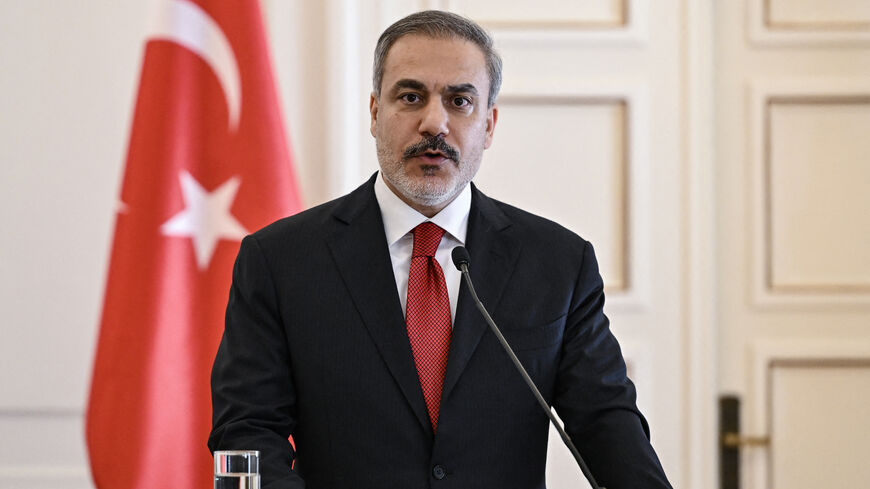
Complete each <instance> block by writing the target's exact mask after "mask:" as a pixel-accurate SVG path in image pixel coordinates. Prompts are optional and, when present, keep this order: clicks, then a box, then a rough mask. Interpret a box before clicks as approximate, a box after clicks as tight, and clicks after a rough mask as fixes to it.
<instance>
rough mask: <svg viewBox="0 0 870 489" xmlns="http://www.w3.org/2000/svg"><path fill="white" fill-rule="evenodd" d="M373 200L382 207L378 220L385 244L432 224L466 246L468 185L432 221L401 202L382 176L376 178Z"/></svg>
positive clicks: (469, 191) (468, 209) (469, 208)
mask: <svg viewBox="0 0 870 489" xmlns="http://www.w3.org/2000/svg"><path fill="white" fill-rule="evenodd" d="M375 197H376V198H377V200H378V205H379V206H380V208H381V217H382V218H383V220H384V231H385V232H386V235H387V245H388V246H392V245H393V243H395V242H396V241H398V240H400V239H401V238H402V237H404V236H405V235H406V234H408V233H409V232H411V231H412V230H413V229H414V228H415V227H417V226H418V225H419V224H421V223H423V222H426V221H432V222H434V223H435V224H437V225H438V226H439V227H441V229H443V230H444V231H446V232H447V233H448V234H450V235H451V236H452V237H453V238H454V239H456V240H457V241H459V243H460V244H463V245H464V244H465V236H466V232H467V231H468V215H469V214H470V213H471V186H470V185H466V186H465V188H464V189H462V191H461V192H459V195H457V196H456V198H455V199H453V202H451V203H450V204H448V205H447V207H445V208H444V209H441V212H439V213H438V214H435V215H434V216H432V218H431V219H429V218H427V217H426V216H424V215H423V214H420V213H419V212H417V211H416V210H415V209H413V208H412V207H411V206H409V205H408V204H406V203H405V202H403V201H402V199H400V198H399V197H398V196H397V195H396V194H394V193H393V191H392V190H390V188H389V187H387V184H386V183H385V182H384V177H383V175H381V174H380V173H378V176H377V178H376V179H375Z"/></svg>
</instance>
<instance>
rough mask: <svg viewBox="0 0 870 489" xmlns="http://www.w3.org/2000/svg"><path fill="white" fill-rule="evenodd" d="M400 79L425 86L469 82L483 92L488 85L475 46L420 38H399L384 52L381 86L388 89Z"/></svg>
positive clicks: (480, 53)
mask: <svg viewBox="0 0 870 489" xmlns="http://www.w3.org/2000/svg"><path fill="white" fill-rule="evenodd" d="M401 79H414V80H418V81H421V82H423V83H427V84H428V83H435V84H438V83H446V84H458V83H472V84H474V85H475V86H476V87H477V88H478V89H479V90H484V91H485V90H487V89H488V82H489V78H488V75H487V71H486V59H485V57H484V54H483V51H482V50H481V49H480V47H478V46H477V45H476V44H474V43H473V42H471V41H467V40H465V39H460V38H433V37H428V36H421V35H407V36H403V37H401V38H399V39H398V40H397V41H396V42H395V43H394V44H393V46H392V47H391V48H390V50H389V52H387V58H386V60H385V62H384V75H383V81H382V87H383V88H386V89H389V87H390V86H392V85H393V83H395V81H396V80H401Z"/></svg>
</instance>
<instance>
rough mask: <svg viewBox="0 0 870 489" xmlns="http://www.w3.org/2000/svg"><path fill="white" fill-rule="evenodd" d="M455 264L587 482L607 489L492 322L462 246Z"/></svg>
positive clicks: (456, 255)
mask: <svg viewBox="0 0 870 489" xmlns="http://www.w3.org/2000/svg"><path fill="white" fill-rule="evenodd" d="M452 257H453V264H454V265H456V268H458V269H459V271H460V272H462V277H463V278H464V279H465V284H466V285H468V290H469V292H471V297H472V298H473V299H474V304H475V305H476V306H477V309H478V310H479V311H480V313H481V314H482V315H483V318H484V319H485V320H486V323H487V324H488V325H489V329H490V330H492V332H493V333H494V334H495V337H496V338H498V342H499V343H501V346H502V347H503V348H504V350H505V352H507V354H508V356H509V357H510V359H511V361H512V362H513V364H514V366H515V367H516V368H517V370H518V371H519V372H520V374H521V375H522V376H523V380H524V381H525V382H526V385H528V386H529V389H531V391H532V393H533V394H534V395H535V399H537V400H538V404H540V405H541V408H542V409H543V410H544V412H545V413H547V417H548V418H550V422H551V423H553V426H555V427H556V431H558V432H559V436H560V437H562V441H563V442H564V443H565V445H566V446H567V447H568V450H570V451H571V455H573V456H574V460H576V461H577V465H579V466H580V471H581V472H583V475H584V476H585V477H586V480H588V481H589V484H590V485H591V486H592V489H606V488H604V487H601V486H599V485H598V483H597V482H596V481H595V477H594V476H593V475H592V472H591V471H590V470H589V467H587V466H586V462H585V461H584V460H583V457H581V456H580V452H579V451H577V447H575V446H574V442H572V441H571V437H569V436H568V433H565V430H564V429H562V425H561V424H559V421H558V420H556V415H554V414H553V411H552V410H551V409H550V406H549V405H548V404H547V401H546V400H544V396H542V395H541V391H539V390H538V387H537V386H536V385H535V382H534V381H533V380H532V378H531V377H529V374H528V372H526V369H525V367H523V365H522V363H520V359H519V358H517V356H516V354H515V353H514V351H513V349H512V348H511V347H510V345H509V344H508V342H507V340H505V339H504V335H502V334H501V330H499V328H498V326H496V324H495V321H493V320H492V316H490V315H489V312H487V310H486V307H484V306H483V303H482V302H481V301H480V299H479V298H478V297H477V292H475V290H474V284H473V283H471V275H470V274H469V273H468V263H469V261H470V257H469V255H468V250H466V249H465V248H464V247H462V246H458V247H456V248H454V249H453V252H452Z"/></svg>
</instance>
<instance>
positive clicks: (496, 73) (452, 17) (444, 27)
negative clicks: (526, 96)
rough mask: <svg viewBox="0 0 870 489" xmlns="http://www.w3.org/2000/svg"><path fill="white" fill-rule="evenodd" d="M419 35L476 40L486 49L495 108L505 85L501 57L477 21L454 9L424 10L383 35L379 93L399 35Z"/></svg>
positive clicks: (379, 46)
mask: <svg viewBox="0 0 870 489" xmlns="http://www.w3.org/2000/svg"><path fill="white" fill-rule="evenodd" d="M411 34H419V35H423V36H428V37H432V38H435V39H444V38H459V39H464V40H466V41H469V42H472V43H474V44H476V45H477V47H479V48H480V50H481V51H483V56H484V58H485V59H486V71H487V73H488V74H489V98H488V99H487V102H488V106H489V107H492V105H493V104H494V103H495V99H496V97H497V96H498V91H499V88H501V57H500V56H499V55H498V53H497V52H496V51H495V48H494V47H493V41H492V37H490V35H489V34H488V33H487V32H486V31H485V30H484V29H483V28H482V27H480V26H479V25H478V24H477V23H475V22H474V21H472V20H470V19H467V18H465V17H462V16H461V15H457V14H454V13H451V12H444V11H441V10H424V11H422V12H417V13H414V14H411V15H409V16H407V17H405V18H403V19H400V20H398V21H396V23H394V24H393V25H391V26H390V27H387V30H385V31H384V32H383V34H381V37H380V38H379V39H378V44H377V45H376V46H375V62H374V70H373V72H374V74H373V76H372V82H373V84H374V91H375V96H376V97H380V96H381V82H383V79H384V62H385V61H386V59H387V53H388V52H389V51H390V48H391V47H393V44H395V42H396V41H398V40H399V38H401V37H403V36H407V35H411Z"/></svg>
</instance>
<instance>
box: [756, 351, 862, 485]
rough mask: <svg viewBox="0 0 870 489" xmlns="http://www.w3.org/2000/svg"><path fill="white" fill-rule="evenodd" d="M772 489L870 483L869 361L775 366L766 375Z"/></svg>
mask: <svg viewBox="0 0 870 489" xmlns="http://www.w3.org/2000/svg"><path fill="white" fill-rule="evenodd" d="M770 383H771V391H770V399H771V405H770V409H771V414H770V415H771V420H772V425H771V443H772V445H771V446H772V450H771V459H772V460H771V472H770V475H771V480H772V487H773V489H813V488H818V487H826V486H828V485H830V481H831V477H830V473H831V472H836V473H837V474H838V477H837V485H838V486H839V487H855V488H857V487H864V486H866V485H867V483H868V481H870V464H868V463H867V440H870V424H867V423H866V422H864V420H865V418H866V415H867V407H868V406H870V358H865V359H863V360H862V359H839V360H837V359H832V360H815V361H799V360H798V361H791V362H775V363H773V365H772V366H771V372H770Z"/></svg>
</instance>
